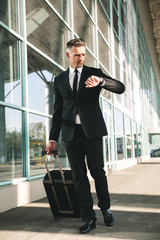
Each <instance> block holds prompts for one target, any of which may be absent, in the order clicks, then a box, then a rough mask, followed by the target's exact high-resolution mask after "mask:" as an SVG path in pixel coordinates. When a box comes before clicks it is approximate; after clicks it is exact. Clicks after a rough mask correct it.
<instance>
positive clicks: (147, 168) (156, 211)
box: [0, 159, 160, 240]
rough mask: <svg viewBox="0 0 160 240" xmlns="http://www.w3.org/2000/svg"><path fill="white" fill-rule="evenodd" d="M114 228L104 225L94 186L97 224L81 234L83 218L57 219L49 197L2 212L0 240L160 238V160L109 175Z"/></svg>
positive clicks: (134, 239) (136, 239) (156, 239)
mask: <svg viewBox="0 0 160 240" xmlns="http://www.w3.org/2000/svg"><path fill="white" fill-rule="evenodd" d="M107 177H108V184H109V190H110V195H111V204H112V206H111V210H112V212H113V214H114V217H115V224H114V226H113V227H112V228H108V227H106V226H105V225H104V222H103V217H102V214H101V212H100V210H99V209H98V207H97V196H96V193H95V188H94V185H93V183H92V184H91V185H92V194H93V198H94V209H95V211H96V216H97V227H96V229H95V230H92V231H91V232H90V233H88V234H85V235H80V234H78V230H77V229H78V228H79V227H80V226H81V225H82V221H81V220H80V219H75V218H74V219H72V218H58V219H54V218H53V216H52V213H51V210H50V207H49V204H48V201H47V198H44V199H41V200H39V201H36V202H32V203H30V204H27V205H25V206H22V207H19V208H15V209H12V210H9V211H7V212H4V213H1V214H0V240H45V239H46V240H50V239H54V240H59V239H60V240H72V239H74V240H75V239H76V240H79V239H80V240H83V239H85V240H90V239H92V240H94V239H95V240H103V239H108V240H122V239H125V240H152V239H153V240H160V160H159V159H151V160H150V161H149V162H146V163H142V164H139V165H136V166H133V167H130V168H128V169H125V170H122V171H119V172H113V173H111V174H109V176H107Z"/></svg>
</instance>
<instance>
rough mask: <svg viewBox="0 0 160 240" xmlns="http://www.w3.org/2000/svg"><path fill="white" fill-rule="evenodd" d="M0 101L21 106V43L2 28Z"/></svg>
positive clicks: (0, 30)
mask: <svg viewBox="0 0 160 240" xmlns="http://www.w3.org/2000/svg"><path fill="white" fill-rule="evenodd" d="M0 46H1V47H0V86H1V87H0V100H1V101H4V102H7V103H11V104H15V105H21V71H20V62H19V59H21V56H20V55H21V54H20V46H21V43H20V42H19V41H18V39H17V38H16V37H14V36H13V35H12V34H10V33H9V32H7V31H6V30H4V29H3V28H0Z"/></svg>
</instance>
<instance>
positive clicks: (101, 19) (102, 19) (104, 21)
mask: <svg viewBox="0 0 160 240" xmlns="http://www.w3.org/2000/svg"><path fill="white" fill-rule="evenodd" d="M97 14H98V27H99V29H100V30H101V32H102V34H103V36H104V37H105V38H106V40H107V41H108V42H109V43H110V35H109V27H110V24H109V20H108V16H107V15H106V14H107V13H106V11H105V12H104V9H103V8H102V6H101V4H100V3H99V2H98V5H97Z"/></svg>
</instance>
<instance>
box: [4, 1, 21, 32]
mask: <svg viewBox="0 0 160 240" xmlns="http://www.w3.org/2000/svg"><path fill="white" fill-rule="evenodd" d="M20 9H22V1H21V0H1V1H0V21H2V22H3V23H4V24H6V25H7V26H8V27H9V28H11V29H13V30H14V31H15V32H17V33H19V34H21V33H22V30H21V27H22V26H21V23H22V11H20Z"/></svg>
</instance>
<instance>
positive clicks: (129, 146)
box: [126, 138, 132, 158]
mask: <svg viewBox="0 0 160 240" xmlns="http://www.w3.org/2000/svg"><path fill="white" fill-rule="evenodd" d="M126 148H127V158H131V157H132V140H131V139H130V138H126Z"/></svg>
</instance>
